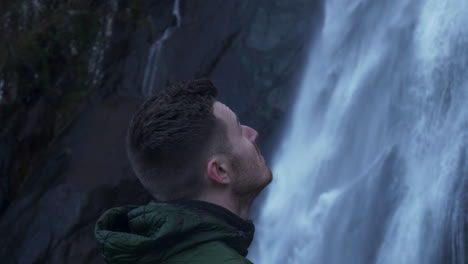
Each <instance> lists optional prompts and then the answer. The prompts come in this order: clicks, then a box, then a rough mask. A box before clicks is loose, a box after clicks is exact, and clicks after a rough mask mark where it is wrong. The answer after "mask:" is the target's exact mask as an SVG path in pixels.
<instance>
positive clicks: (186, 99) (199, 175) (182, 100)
mask: <svg viewBox="0 0 468 264" xmlns="http://www.w3.org/2000/svg"><path fill="white" fill-rule="evenodd" d="M217 93H218V91H217V89H216V88H215V87H214V86H213V84H212V83H211V82H210V81H209V80H206V79H202V80H193V81H187V82H182V83H179V84H177V85H173V86H169V87H167V88H165V89H163V90H162V91H159V92H158V93H157V94H156V95H154V96H153V97H151V98H149V99H148V100H147V101H146V102H144V103H143V105H142V106H141V107H140V109H139V110H138V111H137V112H136V113H135V115H134V116H133V119H132V120H131V123H130V126H129V129H128V134H127V152H128V157H129V159H130V161H131V164H132V167H133V169H134V171H135V174H136V176H137V177H138V178H139V180H140V182H141V183H142V185H143V186H144V187H145V188H146V189H147V190H148V191H149V192H150V194H151V195H152V196H153V197H154V199H155V201H156V202H154V203H150V205H146V206H141V207H137V206H125V207H118V208H113V209H110V210H108V211H107V212H105V213H104V214H103V215H102V216H101V217H100V218H99V220H98V222H97V223H96V227H95V236H96V239H97V241H98V247H99V250H100V251H101V254H102V255H103V256H104V258H105V259H106V261H107V262H108V263H168V264H169V263H204V264H206V263H232V264H234V263H251V262H250V261H249V260H248V259H246V258H245V256H246V255H247V249H248V247H249V245H250V243H251V242H252V239H253V233H254V226H253V224H252V222H251V221H249V220H248V217H249V209H250V206H251V204H252V202H253V200H254V199H255V197H257V195H258V194H259V193H260V191H261V190H262V189H263V188H264V187H265V186H266V185H268V183H270V182H271V180H272V173H271V170H270V169H269V168H268V167H267V166H266V164H265V161H264V159H263V157H262V155H261V154H260V151H259V149H258V147H257V145H256V140H257V137H258V133H257V132H256V131H255V130H254V129H252V128H250V127H248V126H244V125H241V124H240V122H239V119H238V117H237V116H236V114H235V113H234V112H233V111H231V109H229V107H227V106H226V105H224V104H223V103H221V102H219V101H216V99H215V97H216V95H217Z"/></svg>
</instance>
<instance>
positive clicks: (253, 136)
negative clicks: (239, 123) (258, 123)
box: [244, 126, 258, 143]
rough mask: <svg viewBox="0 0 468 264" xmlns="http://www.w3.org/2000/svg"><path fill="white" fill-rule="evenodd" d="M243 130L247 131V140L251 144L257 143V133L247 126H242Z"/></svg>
mask: <svg viewBox="0 0 468 264" xmlns="http://www.w3.org/2000/svg"><path fill="white" fill-rule="evenodd" d="M244 127H245V129H246V130H247V138H248V139H249V140H250V141H251V142H252V143H256V142H257V138H258V132H257V131H256V130H255V129H253V128H251V127H249V126H244Z"/></svg>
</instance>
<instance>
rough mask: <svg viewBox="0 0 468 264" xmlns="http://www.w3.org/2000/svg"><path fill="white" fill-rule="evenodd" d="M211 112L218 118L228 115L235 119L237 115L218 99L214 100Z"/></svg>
mask: <svg viewBox="0 0 468 264" xmlns="http://www.w3.org/2000/svg"><path fill="white" fill-rule="evenodd" d="M213 114H214V115H215V116H216V117H218V118H223V117H224V118H226V117H230V118H235V119H237V115H236V114H235V113H234V111H232V110H231V108H229V106H227V105H225V104H223V103H221V102H220V101H215V103H214V104H213Z"/></svg>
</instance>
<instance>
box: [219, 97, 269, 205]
mask: <svg viewBox="0 0 468 264" xmlns="http://www.w3.org/2000/svg"><path fill="white" fill-rule="evenodd" d="M213 114H214V115H215V116H216V118H218V119H220V120H222V121H223V122H224V123H225V124H226V127H227V138H228V140H229V142H230V144H231V153H230V154H231V156H232V158H231V173H232V175H233V177H232V181H233V182H232V184H233V185H232V186H233V191H234V192H236V193H237V194H239V195H254V196H256V195H257V194H258V193H259V192H260V191H261V190H262V189H263V188H265V186H267V185H268V184H269V183H270V182H271V180H272V173H271V170H270V169H269V168H268V167H267V165H266V164H265V160H264V158H263V156H262V155H261V153H260V150H259V148H258V147H257V145H256V140H257V137H258V133H257V131H255V130H254V129H253V128H251V127H248V126H244V125H241V124H240V122H239V119H238V117H237V115H236V114H235V113H234V112H233V111H232V110H231V109H229V107H227V106H226V105H224V104H223V103H221V102H218V101H217V102H215V103H214V105H213Z"/></svg>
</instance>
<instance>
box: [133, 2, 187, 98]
mask: <svg viewBox="0 0 468 264" xmlns="http://www.w3.org/2000/svg"><path fill="white" fill-rule="evenodd" d="M172 15H174V16H175V18H176V25H175V26H171V27H168V28H166V30H164V33H163V35H162V37H161V38H160V39H157V40H156V41H155V42H154V43H153V44H152V45H151V48H150V53H149V56H148V61H147V62H146V67H145V74H144V76H143V86H142V94H143V95H144V96H146V97H149V96H151V95H153V93H154V82H155V80H156V77H157V73H158V67H157V65H159V58H160V56H161V49H162V47H163V44H164V42H165V40H166V39H168V38H169V37H170V36H171V35H172V33H173V32H174V30H175V29H176V28H177V27H180V25H181V16H180V0H175V1H174V7H173V9H172Z"/></svg>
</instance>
